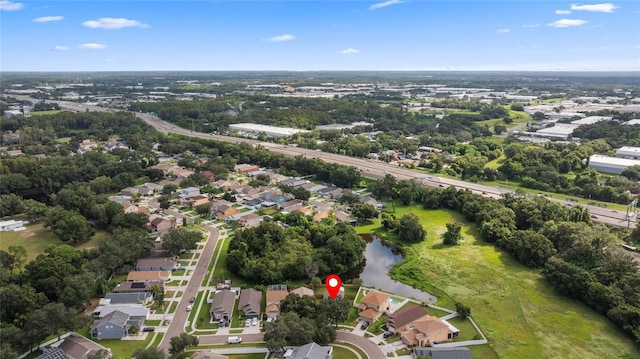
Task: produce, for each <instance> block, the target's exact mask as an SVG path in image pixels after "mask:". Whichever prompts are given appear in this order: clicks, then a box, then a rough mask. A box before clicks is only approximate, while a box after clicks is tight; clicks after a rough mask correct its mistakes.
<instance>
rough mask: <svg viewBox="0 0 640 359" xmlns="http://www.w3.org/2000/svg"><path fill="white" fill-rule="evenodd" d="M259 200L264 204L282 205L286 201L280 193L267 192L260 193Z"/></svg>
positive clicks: (285, 197)
mask: <svg viewBox="0 0 640 359" xmlns="http://www.w3.org/2000/svg"><path fill="white" fill-rule="evenodd" d="M260 199H261V200H263V201H265V202H274V203H276V204H280V203H283V202H285V201H287V200H288V198H287V196H285V195H284V194H282V192H280V191H275V190H268V191H264V192H262V193H260Z"/></svg>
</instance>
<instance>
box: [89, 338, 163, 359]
mask: <svg viewBox="0 0 640 359" xmlns="http://www.w3.org/2000/svg"><path fill="white" fill-rule="evenodd" d="M151 338H153V335H147V338H146V339H144V340H120V339H102V340H98V343H99V344H100V345H102V346H105V347H107V348H110V349H111V352H112V353H113V359H130V358H132V357H133V352H135V351H136V350H138V349H143V348H145V347H146V346H147V344H149V342H150V341H151Z"/></svg>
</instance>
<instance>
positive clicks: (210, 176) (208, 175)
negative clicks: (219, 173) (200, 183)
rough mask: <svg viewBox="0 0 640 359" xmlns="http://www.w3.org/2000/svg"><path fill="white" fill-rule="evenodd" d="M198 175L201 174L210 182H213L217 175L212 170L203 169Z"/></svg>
mask: <svg viewBox="0 0 640 359" xmlns="http://www.w3.org/2000/svg"><path fill="white" fill-rule="evenodd" d="M198 176H200V177H202V178H206V179H207V181H209V182H213V181H215V180H216V175H215V174H214V173H213V172H211V171H202V172H200V173H198Z"/></svg>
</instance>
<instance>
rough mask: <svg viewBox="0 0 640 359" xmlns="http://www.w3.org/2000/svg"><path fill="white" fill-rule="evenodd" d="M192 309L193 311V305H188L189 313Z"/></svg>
mask: <svg viewBox="0 0 640 359" xmlns="http://www.w3.org/2000/svg"><path fill="white" fill-rule="evenodd" d="M191 309H193V305H191V304H189V305H187V312H190V311H191Z"/></svg>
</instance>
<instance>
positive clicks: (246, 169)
mask: <svg viewBox="0 0 640 359" xmlns="http://www.w3.org/2000/svg"><path fill="white" fill-rule="evenodd" d="M233 170H234V172H235V173H237V174H240V175H246V174H247V173H250V172H255V171H259V170H260V166H258V165H250V164H248V163H242V164H239V165H235V166H234V168H233Z"/></svg>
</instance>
